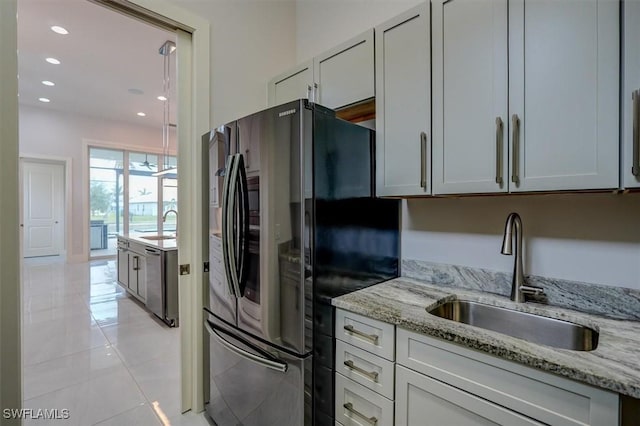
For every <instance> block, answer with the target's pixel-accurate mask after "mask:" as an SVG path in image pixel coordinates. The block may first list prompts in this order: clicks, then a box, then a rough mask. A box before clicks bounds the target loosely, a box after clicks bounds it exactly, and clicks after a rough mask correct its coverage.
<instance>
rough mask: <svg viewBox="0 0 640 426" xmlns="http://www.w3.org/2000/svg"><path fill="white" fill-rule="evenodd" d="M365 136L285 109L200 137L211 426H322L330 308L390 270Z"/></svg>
mask: <svg viewBox="0 0 640 426" xmlns="http://www.w3.org/2000/svg"><path fill="white" fill-rule="evenodd" d="M374 137H375V133H374V132H373V131H371V130H369V129H367V128H364V127H361V126H358V125H355V124H352V123H349V122H346V121H343V120H341V119H339V118H336V115H335V112H334V111H332V110H330V109H327V108H324V107H322V106H319V105H316V104H313V103H309V102H308V101H307V100H298V101H294V102H290V103H287V104H284V105H280V106H278V107H273V108H270V109H267V110H264V111H261V112H258V113H256V114H252V115H250V116H247V117H244V118H241V119H238V120H236V121H233V122H231V123H228V124H226V125H224V126H220V127H218V128H216V129H214V130H212V131H211V132H208V133H206V134H205V135H203V137H202V140H203V161H204V167H203V170H204V176H203V178H204V179H205V181H206V182H207V185H205V187H206V191H205V193H204V196H205V197H206V198H207V200H206V201H207V202H206V203H204V204H205V205H206V206H207V209H208V211H207V212H206V217H207V218H208V219H207V220H208V223H207V224H206V228H207V229H208V235H207V238H206V239H205V241H203V243H204V245H205V247H206V248H207V249H208V253H209V274H208V286H205V289H204V290H205V292H206V293H208V294H206V297H205V300H206V301H207V302H206V303H205V306H204V311H203V314H204V315H203V320H204V328H205V345H204V347H205V352H206V353H205V360H208V363H206V364H208V365H207V367H208V371H207V375H208V377H206V379H205V383H207V384H208V387H207V386H205V387H206V392H205V398H206V405H205V407H206V411H207V414H208V415H209V417H210V418H211V419H212V420H213V422H214V423H215V424H217V425H219V426H227V425H233V426H235V425H239V424H242V425H245V426H249V425H263V426H271V425H278V426H287V425H291V426H300V425H331V426H334V424H335V421H334V414H333V413H334V380H333V375H334V348H335V343H334V310H333V308H332V306H331V299H332V298H333V297H336V296H339V295H342V294H346V293H349V292H352V291H355V290H359V289H361V288H364V287H368V286H370V285H373V284H377V283H379V282H382V281H386V280H388V279H391V278H394V277H397V276H398V273H399V249H400V232H399V226H400V205H399V201H397V200H389V199H376V198H375V196H374V194H375V190H374V182H375V164H374V158H375V153H374V149H375V143H374Z"/></svg>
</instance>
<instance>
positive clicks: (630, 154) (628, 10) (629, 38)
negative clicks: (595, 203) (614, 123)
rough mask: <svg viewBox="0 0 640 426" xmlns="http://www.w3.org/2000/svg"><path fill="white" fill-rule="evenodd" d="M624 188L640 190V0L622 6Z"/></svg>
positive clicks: (622, 165) (631, 0) (622, 171)
mask: <svg viewBox="0 0 640 426" xmlns="http://www.w3.org/2000/svg"><path fill="white" fill-rule="evenodd" d="M623 8H624V10H623V13H622V25H623V31H622V34H623V40H622V42H623V49H622V52H623V55H624V56H623V59H622V63H623V83H622V94H621V105H622V111H621V112H622V161H621V166H620V167H621V174H622V185H623V186H624V187H625V188H640V48H638V46H639V45H640V24H639V23H640V0H626V1H625V2H624V3H623Z"/></svg>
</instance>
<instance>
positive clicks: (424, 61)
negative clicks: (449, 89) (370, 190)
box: [375, 3, 431, 196]
mask: <svg viewBox="0 0 640 426" xmlns="http://www.w3.org/2000/svg"><path fill="white" fill-rule="evenodd" d="M429 10H430V9H429V4H428V3H423V4H422V5H420V6H417V7H415V8H413V9H411V10H409V11H407V12H405V13H403V14H401V15H399V16H396V17H395V18H393V19H391V20H389V21H387V22H385V23H383V24H381V25H379V26H377V27H376V28H375V34H376V195H377V196H411V195H428V194H431V60H430V51H429V44H430V22H431V20H430V15H429V13H430V12H429Z"/></svg>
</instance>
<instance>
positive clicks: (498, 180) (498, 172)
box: [496, 117, 504, 187]
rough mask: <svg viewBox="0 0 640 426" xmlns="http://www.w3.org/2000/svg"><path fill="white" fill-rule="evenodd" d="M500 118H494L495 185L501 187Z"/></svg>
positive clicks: (501, 132) (501, 133)
mask: <svg viewBox="0 0 640 426" xmlns="http://www.w3.org/2000/svg"><path fill="white" fill-rule="evenodd" d="M503 133H504V132H503V124H502V118H500V117H496V183H497V184H498V185H500V186H501V187H502V139H503V137H504V136H503Z"/></svg>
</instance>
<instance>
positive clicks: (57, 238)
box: [22, 161, 64, 257]
mask: <svg viewBox="0 0 640 426" xmlns="http://www.w3.org/2000/svg"><path fill="white" fill-rule="evenodd" d="M22 173H23V178H22V182H23V191H24V193H23V203H24V205H23V209H22V211H23V227H24V257H36V256H58V255H60V254H61V253H62V250H63V248H64V166H63V165H61V164H53V163H37V162H31V161H25V162H24V163H23V168H22Z"/></svg>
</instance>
